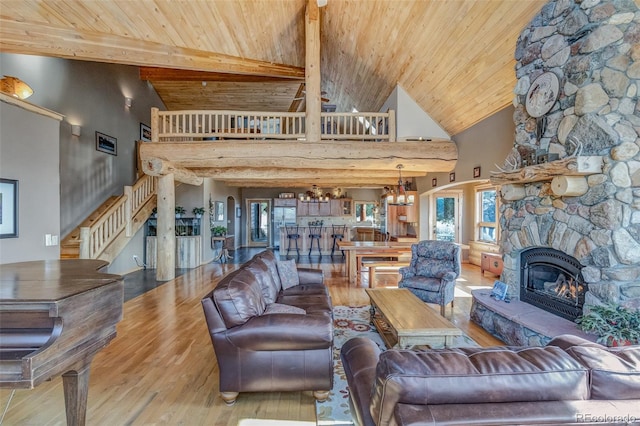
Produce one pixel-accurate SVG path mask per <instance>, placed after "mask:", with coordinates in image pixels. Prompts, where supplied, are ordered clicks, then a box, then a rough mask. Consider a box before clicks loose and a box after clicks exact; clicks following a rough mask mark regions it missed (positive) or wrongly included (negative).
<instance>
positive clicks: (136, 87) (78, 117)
mask: <svg viewBox="0 0 640 426" xmlns="http://www.w3.org/2000/svg"><path fill="white" fill-rule="evenodd" d="M0 74H4V75H13V76H16V77H19V78H20V79H22V80H24V81H25V82H26V83H27V84H29V85H30V86H31V87H32V88H33V91H34V93H33V95H32V96H31V97H30V98H29V99H28V101H29V102H31V103H33V104H35V105H38V106H41V107H44V108H48V109H51V110H54V111H56V112H58V113H60V114H62V115H64V116H65V120H64V121H63V122H62V123H61V124H60V130H59V135H60V168H59V175H60V232H61V233H62V235H63V236H64V235H66V234H68V233H69V232H70V231H71V230H73V228H75V227H76V226H77V225H78V224H79V223H80V222H81V221H82V220H84V219H85V218H86V216H87V215H88V214H90V213H91V212H93V211H94V210H95V209H96V208H97V207H99V206H100V204H102V203H103V202H104V201H105V200H106V199H107V198H108V197H109V196H111V195H121V194H122V191H123V187H124V186H125V185H131V184H133V183H134V182H135V179H136V170H135V166H136V165H135V141H136V140H138V139H139V135H140V123H141V122H142V123H145V124H147V125H148V124H150V116H151V107H158V108H161V109H164V105H163V103H162V101H161V100H160V98H159V97H158V95H157V94H156V92H155V90H154V89H153V88H152V87H151V86H150V85H148V84H147V83H146V82H144V81H142V80H140V77H139V72H138V68H137V67H132V66H125V65H115V64H104V63H97V62H85V61H73V60H67V59H59V58H47V57H40V56H27V55H14V54H5V53H3V54H0ZM125 97H131V98H132V99H133V105H132V107H131V108H126V107H125ZM72 124H79V125H80V126H82V134H81V135H80V137H75V136H72V135H71V125H72ZM96 131H98V132H101V133H104V134H106V135H109V136H112V137H115V138H116V139H117V155H116V156H114V155H109V154H106V153H103V152H99V151H97V150H96V143H95V138H96V135H95V132H96ZM37 173H39V174H41V171H39V170H37ZM41 177H42V178H43V179H48V178H49V177H48V176H41Z"/></svg>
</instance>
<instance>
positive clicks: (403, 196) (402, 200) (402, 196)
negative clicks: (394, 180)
mask: <svg viewBox="0 0 640 426" xmlns="http://www.w3.org/2000/svg"><path fill="white" fill-rule="evenodd" d="M396 169H398V189H397V190H396V193H395V195H393V196H387V200H388V204H390V205H392V206H410V205H413V196H411V197H408V196H407V193H406V190H405V187H404V182H403V181H402V169H404V166H403V165H402V164H398V165H397V166H396Z"/></svg>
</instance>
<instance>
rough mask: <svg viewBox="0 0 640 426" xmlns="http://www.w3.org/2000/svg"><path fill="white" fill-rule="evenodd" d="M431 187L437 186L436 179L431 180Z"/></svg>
mask: <svg viewBox="0 0 640 426" xmlns="http://www.w3.org/2000/svg"><path fill="white" fill-rule="evenodd" d="M431 186H438V178H433V179H431Z"/></svg>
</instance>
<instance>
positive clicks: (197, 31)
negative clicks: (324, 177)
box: [0, 0, 546, 134]
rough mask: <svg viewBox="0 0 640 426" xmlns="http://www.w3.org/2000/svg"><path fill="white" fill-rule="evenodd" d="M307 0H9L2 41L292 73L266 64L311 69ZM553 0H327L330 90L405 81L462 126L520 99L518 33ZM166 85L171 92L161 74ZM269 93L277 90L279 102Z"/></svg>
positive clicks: (361, 99) (349, 91) (44, 49)
mask: <svg viewBox="0 0 640 426" xmlns="http://www.w3.org/2000/svg"><path fill="white" fill-rule="evenodd" d="M306 1H307V0H262V1H250V0H238V1H223V0H214V1H204V2H200V1H189V2H175V1H170V0H149V1H144V2H142V1H126V0H111V1H93V0H45V1H42V0H3V5H2V6H3V10H2V17H1V18H0V49H1V50H2V51H4V52H14V53H28V54H40V55H47V56H59V57H67V58H77V59H85V60H97V61H103V62H115V63H128V64H132V65H145V66H152V67H153V66H161V67H167V68H180V69H190V70H199V71H221V72H243V73H253V74H256V75H274V74H279V75H282V73H283V72H284V71H283V70H282V69H281V68H277V67H276V68H277V69H275V68H274V69H271V70H269V68H268V67H266V66H265V67H260V66H258V63H262V64H263V65H266V64H274V65H277V64H281V65H284V66H286V67H293V68H295V67H298V68H302V67H304V50H305V45H304V43H305V40H304V10H305V5H306ZM545 3H546V1H545V0H526V1H516V0H446V1H444V0H423V1H418V0H415V1H409V0H367V1H359V0H329V2H328V5H327V6H326V7H324V8H322V9H321V23H322V24H321V40H322V48H321V58H322V60H321V69H322V89H323V90H326V91H327V96H328V97H329V98H330V99H331V103H333V104H336V105H337V110H338V111H351V110H352V108H355V109H357V110H359V111H377V110H379V109H380V108H381V106H382V104H383V103H384V101H385V100H386V99H387V97H388V96H389V94H390V93H391V92H392V90H393V88H394V87H395V85H396V84H400V85H401V86H402V87H403V88H404V89H405V90H407V92H408V93H409V95H410V96H411V97H412V98H414V99H415V100H416V102H417V103H418V104H419V105H420V106H421V107H422V108H423V109H424V110H425V111H426V112H427V113H428V114H429V115H430V116H431V117H432V118H434V119H435V120H436V121H437V122H438V123H439V124H440V125H441V126H442V127H443V128H445V130H446V131H447V132H448V133H450V134H456V133H459V132H461V131H463V130H466V129H467V128H469V127H470V126H471V125H473V124H475V123H477V122H478V121H480V120H482V119H483V118H486V117H487V116H488V115H490V114H492V113H494V112H495V111H498V110H500V109H502V108H504V107H506V106H508V105H509V104H510V102H511V99H512V96H513V95H512V90H513V87H514V85H515V75H514V74H515V73H514V70H513V65H514V62H513V52H514V50H515V42H516V39H517V37H518V35H519V33H520V32H521V31H522V28H523V27H524V26H525V25H526V24H527V23H528V22H529V21H530V20H531V19H532V18H533V16H534V15H535V14H536V13H537V12H538V11H539V10H540V8H541V7H542V6H543V5H544V4H545ZM251 64H253V65H254V69H253V71H250V65H251ZM269 73H270V74H269ZM298 77H299V75H298ZM155 84H156V81H154V85H155ZM161 84H162V85H165V84H166V83H165V82H162V83H161ZM191 86H193V87H191ZM158 87H159V90H164V89H162V87H163V86H162V87H161V85H160V82H159V83H158ZM167 88H169V86H167ZM170 88H171V89H172V90H176V91H178V92H180V93H184V94H188V93H191V94H192V95H194V96H196V97H197V96H198V94H199V93H203V92H202V90H198V89H197V88H196V84H191V85H186V86H185V87H181V86H180V85H177V84H173V85H171V87H170ZM217 88H218V89H219V90H220V94H219V96H217V97H219V98H221V99H231V98H232V97H234V98H237V101H234V105H237V104H241V103H242V102H244V101H247V102H249V101H250V100H252V99H255V96H256V95H258V96H263V97H265V99H264V100H263V103H265V104H272V105H273V104H278V107H280V106H279V105H280V102H281V101H280V97H282V96H284V93H285V92H286V93H291V95H290V99H289V102H288V103H287V105H286V107H283V109H282V110H283V111H287V110H288V109H289V107H290V106H291V102H292V101H293V98H294V97H295V91H289V90H286V91H283V90H281V89H280V88H275V89H273V90H266V89H264V88H262V89H258V88H256V87H245V89H247V90H248V93H246V94H242V93H241V92H240V91H239V89H240V88H239V87H236V88H237V89H238V90H237V91H235V93H232V90H231V89H230V88H229V87H224V86H223V85H221V86H218V87H217ZM167 90H168V89H167ZM205 95H206V96H207V98H203V99H202V101H203V107H204V105H209V104H210V101H209V99H208V97H211V92H210V91H209V90H207V91H206V92H205ZM161 96H162V97H163V99H167V107H168V108H169V109H176V108H178V106H179V105H182V104H183V103H184V102H185V101H184V98H183V96H181V95H178V94H176V95H171V96H169V95H168V94H164V95H161ZM268 96H273V97H274V98H273V101H272V102H270V101H268V99H266V97H268ZM170 99H175V102H176V103H175V104H173V103H172V102H173V101H170ZM195 102H196V100H192V101H191V105H194V103H195ZM256 104H257V103H256V102H255V101H254V102H253V103H252V104H251V105H254V106H255V105H256ZM228 108H231V107H230V106H227V107H226V108H224V109H228ZM241 109H244V110H247V109H254V108H252V107H250V106H248V105H247V106H246V107H244V108H241Z"/></svg>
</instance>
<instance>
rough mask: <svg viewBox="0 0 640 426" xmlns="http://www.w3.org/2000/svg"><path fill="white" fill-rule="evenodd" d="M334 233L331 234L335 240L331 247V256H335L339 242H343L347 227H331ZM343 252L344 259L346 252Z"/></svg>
mask: <svg viewBox="0 0 640 426" xmlns="http://www.w3.org/2000/svg"><path fill="white" fill-rule="evenodd" d="M331 228H332V230H333V233H332V234H331V238H333V246H332V247H331V256H333V252H334V251H335V250H336V246H337V245H338V240H340V241H342V239H343V238H344V233H345V231H346V228H347V225H331ZM341 251H342V256H343V257H344V250H341Z"/></svg>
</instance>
